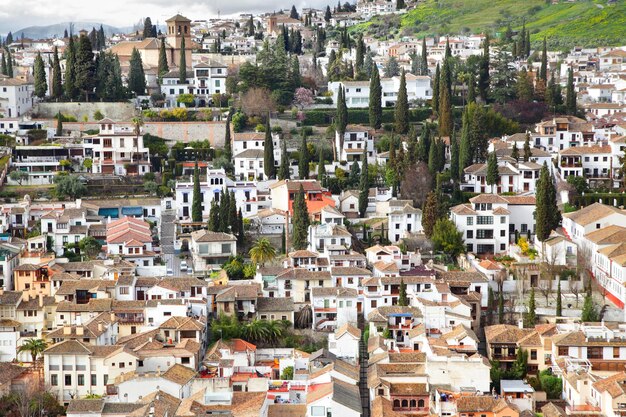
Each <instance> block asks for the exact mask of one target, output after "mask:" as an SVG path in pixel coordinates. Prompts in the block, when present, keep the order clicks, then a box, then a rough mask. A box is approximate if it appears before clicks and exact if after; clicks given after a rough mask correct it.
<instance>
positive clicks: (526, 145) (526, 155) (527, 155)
mask: <svg viewBox="0 0 626 417" xmlns="http://www.w3.org/2000/svg"><path fill="white" fill-rule="evenodd" d="M515 147H516V148H517V145H516V146H515ZM532 155H533V151H532V149H531V148H530V133H526V140H525V141H524V162H528V161H529V160H530V157H531V156H532Z"/></svg>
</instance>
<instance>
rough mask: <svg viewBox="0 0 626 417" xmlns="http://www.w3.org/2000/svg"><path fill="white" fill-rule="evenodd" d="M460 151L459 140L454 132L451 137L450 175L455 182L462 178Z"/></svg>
mask: <svg viewBox="0 0 626 417" xmlns="http://www.w3.org/2000/svg"><path fill="white" fill-rule="evenodd" d="M444 151H445V149H444ZM459 152H460V149H459V140H458V139H457V137H456V135H455V134H453V135H452V136H451V137H450V177H451V178H452V179H453V180H454V181H455V182H456V181H459V180H460V179H461V177H460V176H459Z"/></svg>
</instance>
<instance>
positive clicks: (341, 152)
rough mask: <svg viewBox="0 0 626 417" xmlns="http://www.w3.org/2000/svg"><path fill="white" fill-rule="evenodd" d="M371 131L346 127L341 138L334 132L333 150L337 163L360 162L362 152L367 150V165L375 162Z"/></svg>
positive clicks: (357, 126)
mask: <svg viewBox="0 0 626 417" xmlns="http://www.w3.org/2000/svg"><path fill="white" fill-rule="evenodd" d="M371 133H372V131H371V129H368V128H366V127H363V126H359V125H348V126H346V132H345V133H344V135H343V138H342V137H341V135H340V133H339V132H338V131H335V150H336V152H337V158H338V160H339V161H348V162H354V161H357V162H362V159H363V151H364V150H367V161H368V163H370V164H371V163H374V162H375V161H376V158H375V155H374V138H373V137H372V134H371Z"/></svg>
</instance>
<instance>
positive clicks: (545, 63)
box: [539, 36, 548, 85]
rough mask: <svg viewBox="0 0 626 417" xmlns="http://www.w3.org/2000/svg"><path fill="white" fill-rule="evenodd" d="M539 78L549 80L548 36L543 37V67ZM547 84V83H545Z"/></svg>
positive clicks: (545, 81)
mask: <svg viewBox="0 0 626 417" xmlns="http://www.w3.org/2000/svg"><path fill="white" fill-rule="evenodd" d="M539 78H540V79H542V80H543V81H544V83H547V82H548V50H547V46H546V38H545V36H544V38H543V49H542V50H541V67H540V69H539ZM544 85H546V84H544Z"/></svg>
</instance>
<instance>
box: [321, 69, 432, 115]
mask: <svg viewBox="0 0 626 417" xmlns="http://www.w3.org/2000/svg"><path fill="white" fill-rule="evenodd" d="M405 79H406V90H407V97H408V99H409V102H411V101H414V100H429V99H431V98H432V96H433V91H432V88H431V85H430V84H431V83H430V77H429V76H417V75H413V74H409V73H407V74H406V75H405ZM380 84H381V87H382V105H383V107H393V106H394V105H395V103H396V101H397V100H398V90H399V89H400V77H399V76H395V77H391V78H382V79H381V80H380ZM341 87H343V88H345V92H346V106H347V107H348V108H358V107H368V106H369V94H370V85H369V81H333V82H329V83H328V90H329V91H332V93H333V101H334V102H335V103H336V102H337V95H338V93H339V88H341Z"/></svg>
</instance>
